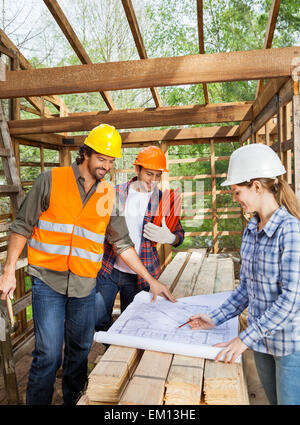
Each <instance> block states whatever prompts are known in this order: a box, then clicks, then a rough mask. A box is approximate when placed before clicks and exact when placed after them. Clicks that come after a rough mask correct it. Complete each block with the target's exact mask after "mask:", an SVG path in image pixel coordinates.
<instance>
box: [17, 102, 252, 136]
mask: <svg viewBox="0 0 300 425" xmlns="http://www.w3.org/2000/svg"><path fill="white" fill-rule="evenodd" d="M251 106H252V103H251V102H236V103H222V104H209V105H188V106H176V107H162V108H158V109H155V108H148V109H129V110H119V111H109V112H106V111H102V112H98V113H96V114H94V115H91V114H88V115H81V116H78V117H76V116H75V117H74V116H73V117H62V118H51V119H31V120H15V121H9V128H10V132H11V135H21V134H22V135H23V134H31V133H33V134H34V133H60V132H65V131H86V130H91V129H92V128H94V127H96V126H97V125H99V124H101V123H107V124H110V125H114V126H115V127H116V128H141V127H159V126H169V125H184V124H199V123H215V122H234V121H243V120H248V121H249V120H251V119H252V112H251Z"/></svg>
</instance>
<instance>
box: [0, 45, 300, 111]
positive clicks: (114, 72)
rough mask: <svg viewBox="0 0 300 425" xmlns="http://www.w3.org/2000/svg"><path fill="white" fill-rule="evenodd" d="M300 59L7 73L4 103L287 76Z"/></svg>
mask: <svg viewBox="0 0 300 425" xmlns="http://www.w3.org/2000/svg"><path fill="white" fill-rule="evenodd" d="M299 55H300V47H283V48H278V49H269V50H249V51H243V52H228V53H212V54H206V55H190V56H177V57H171V58H153V59H144V60H142V61H141V60H133V61H121V62H110V63H97V64H91V65H74V66H64V67H55V68H39V69H30V70H25V71H7V76H6V81H0V98H11V97H24V96H42V95H49V94H67V93H84V92H93V91H98V90H100V91H106V90H125V89H138V88H149V87H160V86H175V85H181V84H199V83H205V82H206V83H209V82H221V81H223V82H225V81H241V80H256V79H261V78H277V77H288V76H290V75H291V73H292V70H293V65H292V61H293V59H294V58H295V57H299ZM113 112H114V111H113Z"/></svg>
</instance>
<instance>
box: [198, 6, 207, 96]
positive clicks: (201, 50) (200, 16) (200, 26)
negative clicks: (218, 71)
mask: <svg viewBox="0 0 300 425" xmlns="http://www.w3.org/2000/svg"><path fill="white" fill-rule="evenodd" d="M197 22H198V41H199V53H200V54H201V55H202V54H204V53H205V50H204V32H203V0H197ZM203 92H204V100H205V103H206V104H207V103H209V97H208V90H207V84H206V83H203Z"/></svg>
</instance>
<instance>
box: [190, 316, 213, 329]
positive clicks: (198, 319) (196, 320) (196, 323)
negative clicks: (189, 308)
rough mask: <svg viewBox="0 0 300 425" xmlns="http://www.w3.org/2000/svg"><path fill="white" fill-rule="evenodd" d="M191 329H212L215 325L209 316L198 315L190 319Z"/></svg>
mask: <svg viewBox="0 0 300 425" xmlns="http://www.w3.org/2000/svg"><path fill="white" fill-rule="evenodd" d="M189 320H191V323H189V325H190V327H191V328H192V329H193V330H194V329H212V328H213V327H214V326H215V324H214V322H213V321H212V320H211V318H210V317H209V316H208V315H207V314H197V315H196V316H192V317H190V318H189Z"/></svg>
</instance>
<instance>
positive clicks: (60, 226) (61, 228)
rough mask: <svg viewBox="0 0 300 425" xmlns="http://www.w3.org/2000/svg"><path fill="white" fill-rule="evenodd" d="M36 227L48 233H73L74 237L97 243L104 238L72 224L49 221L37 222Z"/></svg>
mask: <svg viewBox="0 0 300 425" xmlns="http://www.w3.org/2000/svg"><path fill="white" fill-rule="evenodd" d="M36 227H38V228H39V229H42V230H49V231H50V232H60V233H70V234H72V233H73V229H74V233H73V234H74V235H76V236H81V237H83V238H86V239H90V240H91V241H94V242H97V243H103V242H104V239H105V236H104V235H99V234H98V233H95V232H92V231H91V230H87V229H85V228H84V227H79V226H74V225H73V224H64V223H51V222H50V221H45V220H39V221H38V223H37V225H36Z"/></svg>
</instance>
